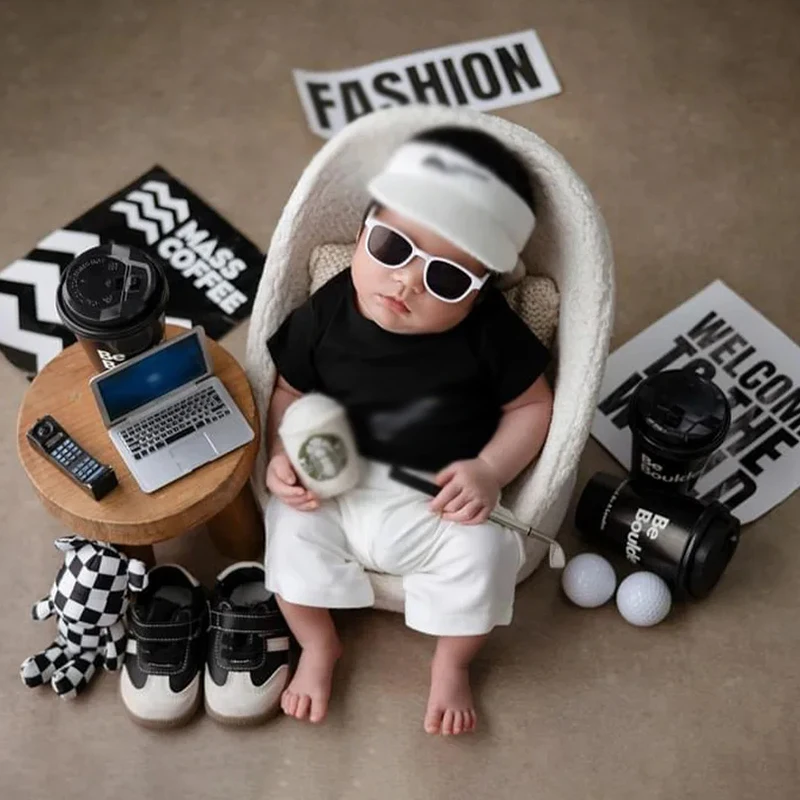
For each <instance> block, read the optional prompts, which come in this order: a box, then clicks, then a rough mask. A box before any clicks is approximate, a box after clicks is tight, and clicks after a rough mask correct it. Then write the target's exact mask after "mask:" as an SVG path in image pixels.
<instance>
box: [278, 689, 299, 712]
mask: <svg viewBox="0 0 800 800" xmlns="http://www.w3.org/2000/svg"><path fill="white" fill-rule="evenodd" d="M299 700H300V698H299V697H298V696H297V695H296V694H295V693H294V692H284V693H283V703H282V704H281V705H282V706H283V710H284V712H285V713H286V714H288V715H289V716H290V717H293V716H295V715H296V713H297V703H298V702H299Z"/></svg>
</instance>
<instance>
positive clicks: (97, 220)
mask: <svg viewBox="0 0 800 800" xmlns="http://www.w3.org/2000/svg"><path fill="white" fill-rule="evenodd" d="M183 225H188V226H189V228H190V229H191V237H189V236H188V235H185V234H184V236H183V238H182V237H181V230H180V229H181V226H183ZM198 231H199V233H198ZM201 234H205V238H202V239H201ZM170 238H172V239H173V244H172V246H171V247H168V248H167V250H168V251H170V252H175V251H176V248H177V246H178V245H180V247H183V248H190V247H191V246H192V245H194V246H197V244H198V243H199V242H200V241H201V240H202V241H205V242H213V243H214V244H215V246H217V247H222V248H227V250H228V251H230V252H232V253H233V255H234V257H235V258H236V259H239V260H240V262H241V263H242V264H243V265H245V268H244V269H242V270H240V272H241V274H239V275H238V276H236V277H235V278H232V279H231V289H236V290H238V291H239V292H241V293H242V294H243V295H245V296H246V297H247V298H248V299H249V302H247V303H245V304H242V305H241V307H240V308H237V309H236V312H235V313H225V312H224V311H223V310H221V309H220V308H219V307H218V305H216V304H215V303H214V302H213V297H212V298H209V297H208V291H209V286H210V285H211V284H210V282H209V281H208V280H206V282H205V284H204V285H201V286H195V285H194V284H195V281H197V278H198V275H199V274H201V270H200V269H199V268H196V269H193V270H192V271H190V273H187V274H186V275H184V274H183V272H182V271H181V270H180V269H177V268H175V267H174V266H170V265H168V264H165V266H166V269H167V279H168V282H169V286H170V300H169V304H168V306H167V317H166V321H167V322H168V323H172V324H176V325H182V326H184V327H192V326H193V325H202V326H203V327H204V328H205V331H206V333H207V334H208V335H209V336H211V337H212V338H214V339H217V338H219V337H220V336H222V335H224V334H225V333H227V332H228V331H229V330H230V329H231V328H232V327H233V326H234V325H235V324H237V323H238V322H239V321H241V320H243V319H246V318H247V316H248V315H249V313H250V309H251V308H252V298H253V296H254V295H255V290H256V287H257V284H258V278H259V276H260V272H261V267H262V265H263V263H264V256H263V254H262V253H261V252H260V251H259V249H258V248H257V247H256V246H255V245H254V244H253V243H252V242H251V241H249V240H248V239H247V238H246V237H244V236H243V235H242V234H241V233H240V232H239V231H237V230H236V229H235V228H234V227H233V226H232V225H231V224H230V223H228V222H227V221H226V220H225V219H223V218H222V217H220V216H219V214H217V213H216V212H215V211H214V210H213V209H212V208H211V207H210V206H208V205H207V204H206V203H204V202H203V200H202V199H200V198H199V197H198V196H197V195H195V194H194V193H193V192H192V191H191V190H190V189H188V188H187V187H186V186H184V185H183V184H182V183H180V182H179V181H178V180H176V179H175V178H174V177H173V176H172V175H170V174H169V173H168V172H167V171H166V170H165V169H163V168H162V167H153V168H152V169H150V170H148V171H147V172H146V173H144V174H143V175H141V176H140V177H139V178H138V179H137V180H135V181H133V182H132V183H131V184H129V185H128V186H126V187H124V188H123V189H121V190H120V191H119V192H117V193H116V194H114V195H112V196H111V197H109V198H107V199H105V200H103V201H102V202H100V203H98V204H97V205H96V206H95V207H94V208H92V209H90V210H89V211H87V212H86V213H85V214H83V215H82V216H80V217H78V218H77V219H76V220H74V221H72V222H70V223H69V224H68V225H65V226H64V227H62V228H59V229H57V230H55V231H53V232H52V233H50V234H49V235H47V236H45V237H44V239H42V240H41V241H40V242H39V243H38V244H37V245H36V246H35V247H34V248H33V249H32V250H31V251H30V252H29V253H28V254H27V255H25V257H24V258H20V259H17V260H16V261H14V262H13V263H11V264H9V265H8V266H7V267H5V268H4V269H0V351H2V352H3V353H4V354H5V356H6V357H7V358H8V360H9V361H11V363H13V364H14V365H15V366H17V367H19V368H20V369H21V370H23V371H24V372H26V373H27V374H28V375H29V376H31V377H32V376H33V375H35V374H36V373H37V372H39V371H40V370H41V369H42V368H43V367H44V366H45V364H47V362H48V361H50V360H51V359H52V358H54V357H55V356H56V355H58V353H59V352H61V350H62V349H63V348H64V347H66V346H68V345H70V344H72V342H74V341H75V338H74V336H73V335H72V334H71V333H70V332H69V331H68V330H67V329H66V328H65V327H64V326H63V325H62V323H61V320H60V318H59V316H58V313H57V311H56V294H57V290H58V285H59V281H60V278H61V275H62V274H63V272H64V269H65V268H66V267H67V265H68V264H69V263H70V262H71V261H72V260H73V259H74V258H75V257H76V256H77V255H79V254H80V253H82V252H84V251H85V250H88V249H89V248H91V247H95V246H97V245H99V244H106V243H108V242H117V243H119V244H129V245H134V246H136V247H140V248H142V249H144V250H145V251H147V252H149V253H150V254H151V255H152V256H153V257H155V258H160V259H161V261H162V263H165V262H164V258H163V256H162V255H160V254H159V247H160V246H162V245H163V244H164V243H165V242H166V240H167V239H170ZM176 242H177V244H176ZM167 244H169V243H167ZM205 247H206V250H205V251H204V252H207V250H208V244H206V245H205ZM191 255H192V253H190V256H191ZM202 257H203V256H202V255H200V254H195V255H194V258H196V259H198V260H199V259H200V258H202ZM179 263H180V264H185V263H188V259H187V257H186V254H185V253H182V254H181V258H180V259H179ZM203 268H204V269H205V270H206V271H208V270H209V269H211V266H210V265H208V264H204V265H203Z"/></svg>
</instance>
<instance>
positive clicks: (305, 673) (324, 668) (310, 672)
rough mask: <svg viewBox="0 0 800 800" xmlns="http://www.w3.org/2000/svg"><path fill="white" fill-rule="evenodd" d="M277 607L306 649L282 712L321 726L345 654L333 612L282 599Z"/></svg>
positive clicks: (286, 693) (286, 695) (282, 700)
mask: <svg viewBox="0 0 800 800" xmlns="http://www.w3.org/2000/svg"><path fill="white" fill-rule="evenodd" d="M278 605H279V606H280V607H281V611H282V612H283V616H284V617H286V622H287V623H288V624H289V627H290V628H291V629H292V633H293V634H294V635H295V638H296V639H297V641H298V642H299V643H300V646H301V647H302V648H303V652H302V653H301V654H300V661H299V663H298V664H297V670H296V672H295V673H294V677H293V678H292V682H291V683H290V684H289V686H288V687H287V688H286V691H285V692H284V693H283V697H282V698H281V708H282V709H283V711H284V713H286V714H288V715H289V716H291V717H295V718H296V719H306V718H307V719H308V720H309V721H310V722H322V720H323V719H324V718H325V714H326V713H327V711H328V700H329V698H330V695H331V681H332V680H333V668H334V667H335V666H336V661H337V660H338V658H339V656H340V655H341V651H342V645H341V642H340V641H339V637H338V635H337V633H336V628H335V627H334V625H333V620H332V619H331V614H330V611H328V610H327V609H326V608H312V607H311V606H299V605H295V604H294V603H289V602H288V601H286V600H284V599H283V598H282V597H280V596H278Z"/></svg>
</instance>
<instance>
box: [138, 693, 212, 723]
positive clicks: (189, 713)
mask: <svg viewBox="0 0 800 800" xmlns="http://www.w3.org/2000/svg"><path fill="white" fill-rule="evenodd" d="M200 705H201V702H200V692H198V693H197V697H196V698H195V699H194V702H193V703H192V705H191V707H190V708H189V710H188V711H187V712H186V713H185V714H183V715H182V716H180V717H176V718H175V719H145V718H144V717H139V716H137V715H136V714H134V713H133V711H131V710H130V709H129V708H128V706H126V705H125V703H124V702H123V703H122V707H123V708H124V709H125V712H126V713H127V715H128V716H129V717H130V718H131V719H132V720H133V721H134V722H135V723H136V724H137V725H141V726H142V727H143V728H149V729H150V730H157V731H160V730H168V729H170V728H181V727H183V726H184V725H187V724H188V723H189V722H191V720H192V719H193V718H194V716H195V714H197V710H198V709H199V708H200Z"/></svg>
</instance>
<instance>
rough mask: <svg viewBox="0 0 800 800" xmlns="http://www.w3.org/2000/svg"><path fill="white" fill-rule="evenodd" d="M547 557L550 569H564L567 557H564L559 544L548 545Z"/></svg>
mask: <svg viewBox="0 0 800 800" xmlns="http://www.w3.org/2000/svg"><path fill="white" fill-rule="evenodd" d="M547 555H548V563H549V564H550V569H564V567H565V566H566V563H567V557H566V556H565V555H564V548H563V547H561V545H560V544H556V542H553V544H551V545H550V549H549V552H548V554H547Z"/></svg>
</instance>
